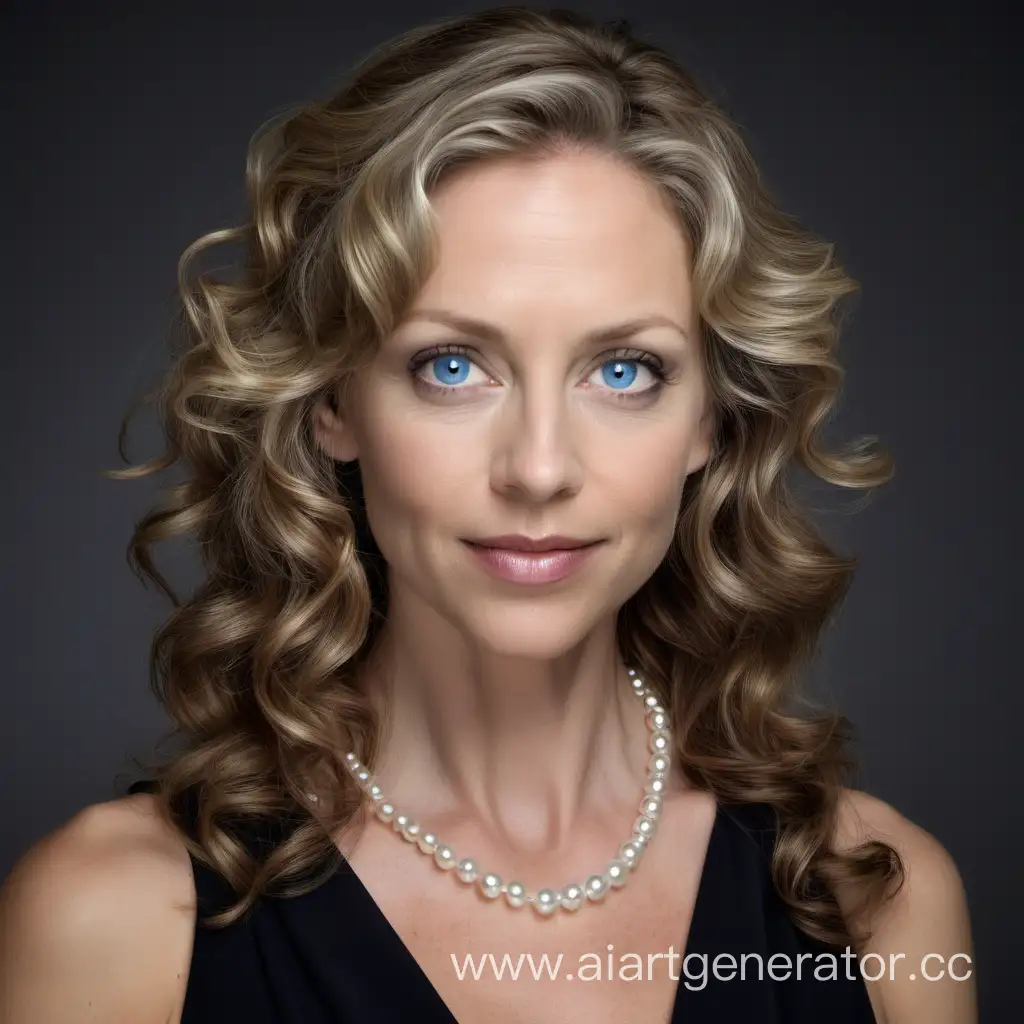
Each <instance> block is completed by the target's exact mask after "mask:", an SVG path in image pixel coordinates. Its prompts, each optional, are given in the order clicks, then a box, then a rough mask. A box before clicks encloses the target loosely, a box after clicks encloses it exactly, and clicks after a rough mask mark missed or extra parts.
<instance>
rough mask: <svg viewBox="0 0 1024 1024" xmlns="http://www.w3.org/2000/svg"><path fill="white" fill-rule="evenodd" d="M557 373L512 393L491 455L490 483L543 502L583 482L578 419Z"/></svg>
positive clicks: (516, 496)
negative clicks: (532, 386)
mask: <svg viewBox="0 0 1024 1024" xmlns="http://www.w3.org/2000/svg"><path fill="white" fill-rule="evenodd" d="M571 413H572V410H571V408H570V403H569V401H568V400H567V398H566V395H565V393H564V391H562V390H561V388H560V386H559V385H558V384H557V383H554V382H553V380H552V378H551V377H549V378H548V380H547V381H546V382H545V383H543V384H541V385H538V386H537V387H535V388H532V389H528V388H522V389H519V390H517V391H515V392H514V393H513V395H512V396H510V400H509V402H508V404H507V406H506V409H505V416H504V417H503V418H502V422H501V426H500V429H499V436H498V438H497V442H496V444H495V452H494V458H493V460H492V471H491V486H492V487H493V488H494V490H496V491H497V492H498V493H500V494H501V495H502V496H504V497H506V498H509V499H512V500H514V501H520V502H529V503H531V504H542V503H544V502H549V501H552V500H553V499H556V498H564V497H567V496H570V495H572V494H575V493H576V492H577V491H579V489H580V487H581V486H582V484H583V475H584V473H583V469H584V467H583V462H582V460H581V457H580V452H579V450H578V446H577V440H578V429H577V427H578V425H577V424H575V423H574V422H573V418H572V415H571Z"/></svg>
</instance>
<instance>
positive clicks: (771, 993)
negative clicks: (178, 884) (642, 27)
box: [130, 780, 876, 1024]
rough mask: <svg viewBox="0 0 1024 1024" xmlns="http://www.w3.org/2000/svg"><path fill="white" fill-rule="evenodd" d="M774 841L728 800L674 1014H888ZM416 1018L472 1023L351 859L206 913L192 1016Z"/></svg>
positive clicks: (688, 1018) (217, 895) (431, 1023)
mask: <svg viewBox="0 0 1024 1024" xmlns="http://www.w3.org/2000/svg"><path fill="white" fill-rule="evenodd" d="M152 789H153V785H152V783H150V782H149V781H148V780H147V781H142V782H137V783H135V785H133V786H132V787H131V789H130V792H133V793H135V792H141V791H147V790H152ZM188 824H189V825H190V827H191V826H192V825H193V822H192V821H189V823H188ZM193 835H194V832H193ZM774 841H775V822H774V814H773V812H772V810H771V808H770V807H768V806H767V805H764V804H719V807H718V811H717V814H716V817H715V823H714V826H713V829H712V832H711V838H710V841H709V845H708V849H707V856H706V860H705V864H704V870H703V874H702V875H701V880H700V885H699V888H698V892H697V901H696V904H695V906H694V911H693V918H692V921H691V924H690V931H689V935H688V937H687V944H686V957H687V959H686V960H685V961H682V960H680V959H677V960H676V961H675V962H674V964H673V965H672V971H673V973H674V974H678V975H679V983H678V985H677V989H676V999H675V1004H674V1007H673V1010H672V1017H671V1024H684V1022H685V1024H723V1022H725V1024H732V1022H733V1021H737V1022H743V1024H826V1022H827V1024H876V1022H875V1016H874V1013H873V1012H872V1009H871V1003H870V1001H869V999H868V994H867V989H866V987H865V984H864V980H863V978H862V977H861V974H860V970H859V965H858V961H857V959H856V957H852V956H847V957H845V958H844V956H843V953H844V950H835V949H832V948H830V947H827V946H824V945H822V944H820V943H818V942H817V941H816V940H814V939H811V938H810V937H808V936H807V935H805V934H804V933H803V932H800V931H798V930H797V929H796V928H795V927H794V926H793V925H792V923H791V922H790V920H789V917H788V915H787V913H786V910H785V907H784V905H783V903H782V902H781V900H780V899H779V897H778V895H777V894H776V892H775V890H774V887H773V886H772V884H771V879H770V876H769V871H768V863H769V858H770V856H771V851H772V846H773V844H774ZM192 870H193V873H194V876H195V887H196V896H197V901H198V908H199V912H198V915H197V916H198V917H202V916H205V915H208V914H210V913H212V912H214V911H215V910H219V909H221V908H223V907H225V906H226V905H227V904H228V903H229V902H231V901H232V893H231V890H230V888H229V887H228V885H227V883H226V882H225V880H224V879H223V878H221V876H220V875H218V874H216V873H215V872H214V871H212V870H211V869H210V868H209V867H207V866H206V865H204V864H201V863H199V862H198V861H197V860H195V859H194V858H193V859H192ZM680 952H681V951H680ZM691 954H700V957H696V956H692V955H691ZM741 954H758V956H759V958H760V964H761V965H762V971H761V977H760V978H759V977H758V969H757V965H758V960H757V959H754V958H750V957H748V958H747V959H746V961H745V964H744V976H743V977H742V978H741V976H740V972H739V964H740V955H741ZM801 954H804V956H803V957H802V958H801ZM729 955H731V957H732V959H731V960H730V959H729ZM773 956H774V960H773V959H771V958H772V957H773ZM716 957H719V959H718V960H717V961H716ZM716 963H717V964H718V972H717V974H718V976H717V977H716V972H715V969H714V968H715V964H716ZM705 964H706V967H705V966H704V965H705ZM798 967H799V977H798V971H797V968H798ZM407 1021H417V1022H418V1024H458V1021H457V1020H456V1018H455V1016H454V1015H453V1014H452V1012H451V1010H449V1009H448V1006H447V1005H446V1004H445V1002H444V1000H443V999H442V998H441V996H440V994H439V993H438V991H437V990H436V989H435V988H434V986H433V985H432V984H431V982H430V981H429V979H428V978H427V976H426V975H425V974H424V973H423V970H422V969H421V967H420V966H419V964H418V963H417V961H416V960H415V959H414V958H413V955H412V953H411V952H410V951H409V949H408V948H407V947H406V946H405V944H404V943H403V942H402V940H401V938H400V937H399V935H398V933H397V932H396V931H395V930H394V928H392V926H391V924H390V922H389V921H388V920H387V918H386V917H385V916H384V914H383V912H382V911H381V910H380V908H379V907H378V906H377V904H376V903H375V902H374V900H373V897H372V896H371V895H370V893H369V890H367V889H366V887H365V886H364V885H363V884H362V882H361V881H360V880H359V876H358V875H356V874H355V872H354V871H353V870H352V869H351V867H350V866H349V865H348V862H347V861H345V860H344V858H342V859H341V862H340V866H339V868H338V870H337V871H336V872H335V873H334V874H332V875H331V876H330V877H329V878H328V880H327V881H326V882H324V883H323V884H322V885H321V886H320V887H319V888H317V889H315V890H313V891H312V892H310V893H308V894H306V895H304V896H296V897H287V898H284V897H264V898H263V899H262V900H261V901H260V902H259V903H258V904H257V905H256V906H255V907H254V908H253V910H252V911H251V912H250V914H249V915H247V916H245V917H243V918H242V919H240V920H239V921H237V922H236V923H235V924H233V925H229V926H228V927H227V928H225V929H221V930H214V929H209V928H206V927H204V926H202V925H200V924H199V923H197V925H196V932H195V939H194V946H193V951H192V963H191V968H190V971H189V977H188V984H187V990H186V995H185V1005H184V1011H183V1014H182V1024H227V1022H230V1024H236V1022H237V1024H377V1022H380V1024H391V1022H395V1024H403V1022H407ZM630 1024H646V1022H642V1021H630ZM652 1024H654V1022H652ZM657 1024H661V1022H657Z"/></svg>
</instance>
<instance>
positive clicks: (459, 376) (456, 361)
mask: <svg viewBox="0 0 1024 1024" xmlns="http://www.w3.org/2000/svg"><path fill="white" fill-rule="evenodd" d="M471 365H472V363H471V361H470V360H469V359H467V358H466V357H465V356H459V355H446V356H439V357H438V358H437V359H435V360H434V361H433V362H432V363H431V364H430V369H431V372H433V373H435V374H436V375H437V379H438V380H439V381H440V382H441V383H442V384H445V385H448V386H450V385H452V384H461V383H462V382H463V381H464V380H465V379H466V378H467V377H468V376H469V368H470V366H471Z"/></svg>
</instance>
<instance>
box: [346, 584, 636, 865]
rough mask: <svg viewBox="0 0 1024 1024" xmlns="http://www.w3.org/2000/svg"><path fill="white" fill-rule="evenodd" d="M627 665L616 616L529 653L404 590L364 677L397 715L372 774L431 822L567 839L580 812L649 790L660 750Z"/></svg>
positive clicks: (503, 839) (494, 833) (521, 837)
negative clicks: (465, 626) (485, 638)
mask: <svg viewBox="0 0 1024 1024" xmlns="http://www.w3.org/2000/svg"><path fill="white" fill-rule="evenodd" d="M626 668H627V667H626V666H625V665H623V663H622V661H621V659H620V658H619V656H618V652H617V645H616V642H615V623H614V621H610V622H608V623H606V624H605V625H603V626H602V627H599V628H598V629H596V630H594V631H592V632H591V633H590V634H589V635H588V636H587V637H586V638H584V639H583V641H582V642H581V643H579V644H577V645H576V646H574V647H573V648H571V649H570V650H567V651H565V652H564V653H559V654H557V655H556V656H553V657H548V658H527V657H520V656H509V655H505V654H498V653H495V652H493V651H489V650H483V649H481V648H480V647H479V646H475V645H472V644H470V643H468V642H467V641H466V638H465V636H464V635H463V634H461V633H459V632H457V631H456V630H455V629H454V628H453V627H452V626H451V625H450V624H449V623H446V622H444V621H443V620H441V619H440V618H439V617H438V616H436V615H435V614H434V613H433V612H430V611H428V610H425V609H420V608H417V609H410V608H406V607H405V606H403V604H402V602H400V601H398V602H395V601H392V603H391V607H390V608H389V617H388V624H387V626H385V627H384V630H383V632H382V634H381V637H380V639H379V642H378V644H377V645H376V648H375V651H374V655H373V657H372V658H371V659H370V660H369V662H368V664H367V670H366V672H365V673H364V675H363V677H362V678H361V680H360V686H361V688H362V689H363V691H364V692H365V693H366V694H367V695H368V696H369V697H370V699H371V701H372V702H373V703H374V704H375V705H376V706H377V708H378V709H379V710H380V711H381V712H382V713H383V715H382V723H383V724H384V726H385V732H384V734H383V735H382V737H381V741H382V742H381V747H380V755H379V757H378V760H377V763H376V765H375V766H374V775H375V777H376V779H377V781H378V782H379V784H380V785H381V787H382V789H383V790H384V792H385V793H386V794H387V795H388V798H389V799H390V800H391V801H392V802H393V803H394V804H395V805H397V806H398V807H399V808H401V809H402V810H407V811H408V812H409V813H412V814H413V816H414V817H416V818H418V819H419V820H421V821H431V822H435V823H438V827H439V826H440V823H441V822H442V821H444V822H448V823H455V824H456V825H457V826H458V827H459V828H470V829H472V830H473V831H477V830H479V831H481V832H482V833H483V834H485V835H486V836H487V838H488V840H489V841H493V842H495V843H500V844H502V845H503V846H508V847H512V848H514V849H518V850H521V851H523V852H533V851H541V850H546V851H553V850H557V849H559V848H561V847H562V846H563V845H567V844H568V843H569V841H570V837H571V834H572V833H573V831H574V829H575V828H576V826H577V825H578V824H579V822H580V821H581V820H582V819H586V818H587V817H588V816H590V815H592V814H597V815H603V814H606V813H608V812H609V810H612V809H614V808H619V807H628V808H631V807H632V806H633V805H635V803H636V801H637V793H638V787H640V786H641V785H642V782H643V778H644V772H645V770H646V766H647V761H648V759H649V756H650V755H649V752H648V750H647V737H648V732H647V728H646V726H645V724H644V718H643V710H642V708H641V707H640V706H639V704H638V702H637V700H636V697H635V696H634V695H633V694H632V693H630V691H629V687H628V677H627V674H626Z"/></svg>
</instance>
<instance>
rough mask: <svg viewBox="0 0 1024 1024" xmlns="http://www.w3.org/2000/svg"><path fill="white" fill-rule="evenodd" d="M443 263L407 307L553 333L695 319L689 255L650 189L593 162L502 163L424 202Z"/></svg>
mask: <svg viewBox="0 0 1024 1024" xmlns="http://www.w3.org/2000/svg"><path fill="white" fill-rule="evenodd" d="M431 201H432V204H433V206H434V209H435V211H436V214H437V226H438V243H439V260H438V263H437V265H436V267H435V269H434V271H433V273H432V274H431V276H430V278H429V279H428V280H427V281H426V283H425V284H424V287H423V289H422V291H421V293H420V295H419V297H418V300H417V302H416V303H415V304H414V308H415V307H421V306H440V307H444V308H449V309H456V310H458V311H459V312H461V313H464V314H465V315H467V316H476V317H480V318H486V319H490V320H498V321H502V320H504V321H507V322H508V324H509V327H510V328H511V329H513V330H514V329H515V327H516V323H515V321H517V320H518V319H525V320H527V321H529V322H531V323H532V324H533V325H534V329H536V324H537V320H538V318H543V319H544V320H545V321H547V322H549V323H551V324H552V326H555V325H557V324H559V323H562V322H566V323H568V322H571V324H572V326H573V328H574V329H576V328H578V327H579V326H580V324H581V322H584V321H591V320H593V321H595V322H604V321H607V320H609V319H613V318H621V317H623V316H630V315H637V316H650V315H659V314H660V315H663V316H666V317H671V318H674V319H676V320H679V321H682V322H684V323H689V322H690V321H691V315H692V303H691V289H690V277H689V261H690V252H689V246H688V244H687V241H686V238H685V236H684V234H683V232H682V230H681V228H680V226H679V222H678V218H677V217H676V215H675V214H674V213H673V211H672V210H671V209H670V208H669V207H668V206H667V204H666V202H665V200H664V198H663V196H662V194H661V192H660V191H659V190H658V188H657V186H655V185H654V184H653V183H651V182H649V181H648V180H646V179H645V178H644V177H642V176H641V175H640V174H639V173H638V172H636V171H633V170H632V169H630V168H628V167H625V166H624V165H622V164H621V163H619V162H618V161H616V160H614V159H612V158H610V157H606V156H603V155H600V154H593V153H574V154H567V155H559V156H551V157H545V158H543V159H532V160H527V159H502V160H496V161H492V162H488V163H484V164H481V165H476V166H473V167H470V168H468V169H463V170H460V171H459V172H457V173H456V174H455V175H453V176H452V177H451V178H448V179H447V180H445V181H444V182H443V183H442V184H441V186H439V187H438V189H437V190H436V191H435V193H434V194H433V195H432V196H431Z"/></svg>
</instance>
